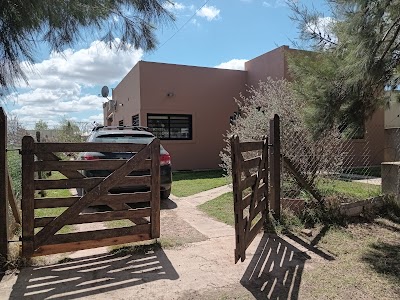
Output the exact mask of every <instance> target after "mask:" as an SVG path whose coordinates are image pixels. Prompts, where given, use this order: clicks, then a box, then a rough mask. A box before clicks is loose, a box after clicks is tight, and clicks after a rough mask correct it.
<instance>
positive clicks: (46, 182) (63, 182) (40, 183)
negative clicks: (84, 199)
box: [34, 177, 104, 190]
mask: <svg viewBox="0 0 400 300" xmlns="http://www.w3.org/2000/svg"><path fill="white" fill-rule="evenodd" d="M102 181H104V178H103V177H89V178H82V179H36V180H35V181H34V188H35V190H53V189H71V188H75V187H77V188H84V189H86V190H90V189H92V188H93V187H95V186H96V185H98V184H100V183H101V182H102Z"/></svg>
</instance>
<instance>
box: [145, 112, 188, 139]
mask: <svg viewBox="0 0 400 300" xmlns="http://www.w3.org/2000/svg"><path fill="white" fill-rule="evenodd" d="M147 127H149V129H150V130H151V132H152V133H153V134H154V135H155V136H156V137H158V138H159V139H162V140H191V139H192V115H175V114H174V115H172V114H147Z"/></svg>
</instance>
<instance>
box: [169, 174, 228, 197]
mask: <svg viewBox="0 0 400 300" xmlns="http://www.w3.org/2000/svg"><path fill="white" fill-rule="evenodd" d="M230 182H231V179H230V177H225V176H224V171H223V170H211V171H190V172H189V171H188V172H174V173H173V174H172V194H173V195H175V196H177V197H187V196H191V195H194V194H197V193H200V192H203V191H207V190H210V189H213V188H216V187H220V186H223V185H226V184H228V183H230Z"/></svg>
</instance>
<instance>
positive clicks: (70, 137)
mask: <svg viewBox="0 0 400 300" xmlns="http://www.w3.org/2000/svg"><path fill="white" fill-rule="evenodd" d="M55 130H56V131H57V135H56V140H57V142H60V143H79V142H83V137H82V132H81V130H80V128H79V125H78V124H77V123H76V122H74V121H72V120H68V119H65V118H64V119H62V120H61V121H60V123H59V125H58V126H57V127H56V129H55Z"/></svg>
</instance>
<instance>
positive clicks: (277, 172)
mask: <svg viewBox="0 0 400 300" xmlns="http://www.w3.org/2000/svg"><path fill="white" fill-rule="evenodd" d="M269 126H270V140H271V143H272V148H271V150H270V153H269V159H270V162H269V166H270V176H271V184H270V190H271V198H270V207H271V210H272V214H273V216H274V217H275V219H279V218H280V215H281V140H280V121H279V116H278V115H277V114H275V116H274V118H273V119H272V120H270V125H269Z"/></svg>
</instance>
